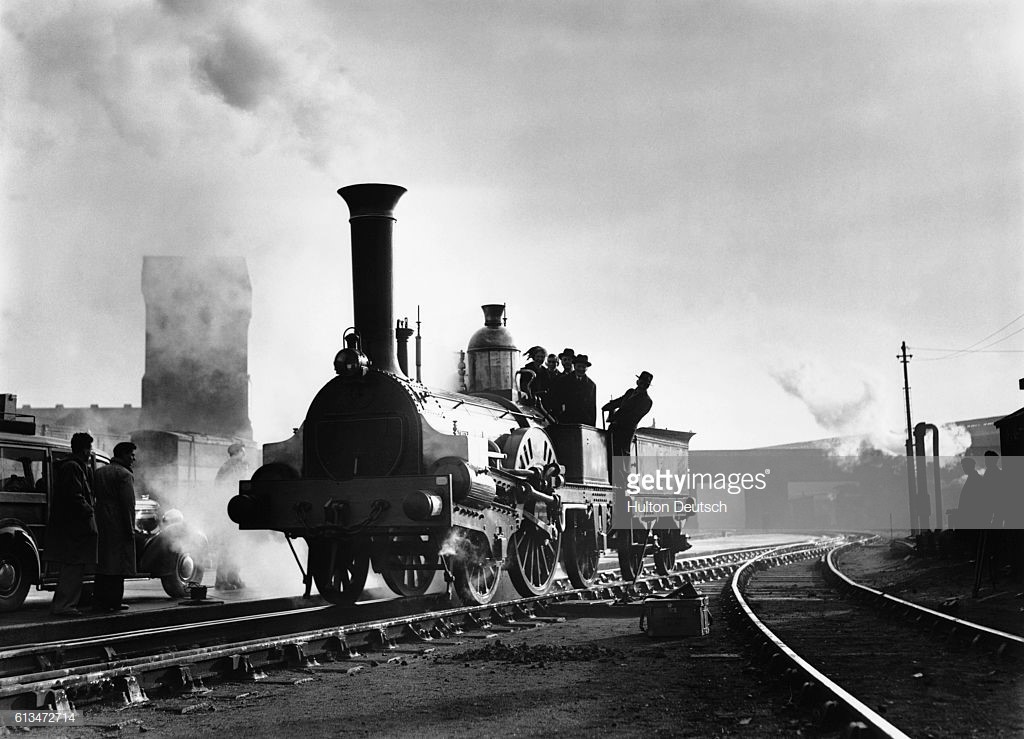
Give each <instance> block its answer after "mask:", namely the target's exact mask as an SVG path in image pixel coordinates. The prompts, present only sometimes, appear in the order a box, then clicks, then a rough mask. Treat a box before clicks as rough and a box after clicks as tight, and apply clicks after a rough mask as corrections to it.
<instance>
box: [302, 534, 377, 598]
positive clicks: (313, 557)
mask: <svg viewBox="0 0 1024 739" xmlns="http://www.w3.org/2000/svg"><path fill="white" fill-rule="evenodd" d="M309 570H310V573H311V574H312V575H313V582H315V583H316V589H317V590H319V591H320V595H322V596H323V597H324V599H326V600H328V601H330V602H331V603H336V604H343V605H350V604H352V603H355V602H356V598H358V597H359V595H360V593H362V592H363V586H364V585H366V575H367V573H368V572H369V570H370V555H369V553H367V552H366V550H365V548H360V547H359V546H358V544H357V543H356V542H353V541H335V540H333V539H310V540H309Z"/></svg>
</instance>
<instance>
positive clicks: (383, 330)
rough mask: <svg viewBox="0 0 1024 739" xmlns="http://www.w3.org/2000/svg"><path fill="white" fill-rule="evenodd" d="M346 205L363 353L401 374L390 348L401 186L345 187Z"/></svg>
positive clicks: (392, 343) (379, 366)
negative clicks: (394, 233)
mask: <svg viewBox="0 0 1024 739" xmlns="http://www.w3.org/2000/svg"><path fill="white" fill-rule="evenodd" d="M338 194H339V195H340V196H341V197H342V198H343V199H344V200H345V202H346V203H347V204H348V208H349V212H350V214H351V215H350V217H349V219H348V220H349V223H350V224H351V227H352V303H353V307H354V309H355V321H354V322H355V327H356V330H357V331H358V332H359V334H360V336H361V337H362V340H363V352H364V353H365V354H366V356H368V357H369V358H370V362H371V363H372V364H373V366H374V367H376V368H377V369H379V370H383V371H385V372H391V373H394V374H396V375H403V376H404V375H405V373H404V372H403V371H402V368H401V367H399V365H398V356H397V354H396V346H395V334H394V331H395V328H394V326H395V319H394V280H393V277H394V269H393V253H392V246H391V235H392V231H393V228H394V224H395V217H394V215H392V214H393V212H394V209H395V205H397V204H398V199H399V198H401V197H402V195H404V194H405V188H404V187H399V186H398V185H379V184H366V185H349V186H348V187H343V188H341V189H340V190H338Z"/></svg>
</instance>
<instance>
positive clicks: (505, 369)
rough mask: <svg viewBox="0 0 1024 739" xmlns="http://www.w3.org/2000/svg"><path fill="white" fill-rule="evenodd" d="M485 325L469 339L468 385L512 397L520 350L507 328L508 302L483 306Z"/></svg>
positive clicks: (478, 389)
mask: <svg viewBox="0 0 1024 739" xmlns="http://www.w3.org/2000/svg"><path fill="white" fill-rule="evenodd" d="M481 307H482V308H483V311H484V326H483V328H481V329H477V331H476V333H474V334H473V336H472V337H471V338H470V339H469V346H468V347H467V349H466V386H467V388H468V389H469V392H471V393H492V394H494V395H500V396H501V397H503V398H509V399H511V398H512V388H513V387H514V380H515V371H516V361H517V360H518V358H519V350H518V349H517V348H516V342H515V339H513V338H512V334H510V333H509V331H508V329H507V328H505V326H504V325H503V322H502V316H503V315H504V313H505V306H504V305H501V304H491V305H484V306H481Z"/></svg>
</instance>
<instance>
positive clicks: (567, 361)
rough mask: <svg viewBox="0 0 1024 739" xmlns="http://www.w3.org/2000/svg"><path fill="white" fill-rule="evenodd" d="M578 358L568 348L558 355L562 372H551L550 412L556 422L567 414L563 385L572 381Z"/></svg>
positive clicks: (549, 390) (548, 404) (549, 389)
mask: <svg viewBox="0 0 1024 739" xmlns="http://www.w3.org/2000/svg"><path fill="white" fill-rule="evenodd" d="M575 356H576V352H574V351H573V350H572V349H570V348H569V347H566V348H565V350H564V351H562V353H561V354H559V355H558V357H557V359H558V361H560V362H561V363H562V371H561V372H559V371H557V370H551V371H550V373H549V377H550V380H551V385H550V387H549V388H548V403H547V406H548V411H550V413H551V415H553V416H554V417H555V419H556V420H558V421H561V420H562V414H563V413H565V408H564V405H565V400H564V398H563V397H562V385H563V384H564V383H565V382H566V380H571V379H572V376H573V371H572V360H573V358H574V357H575Z"/></svg>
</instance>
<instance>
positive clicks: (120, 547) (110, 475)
mask: <svg viewBox="0 0 1024 739" xmlns="http://www.w3.org/2000/svg"><path fill="white" fill-rule="evenodd" d="M135 449H136V446H135V445H134V444H132V443H131V442H130V441H122V442H121V443H120V444H118V445H116V446H115V447H114V458H113V460H111V462H110V464H108V465H106V466H104V467H101V468H100V469H98V470H96V474H95V479H94V484H93V489H94V493H95V501H96V528H97V529H98V530H99V558H98V562H97V566H96V589H95V592H94V595H93V600H94V604H93V608H94V609H95V610H97V611H100V612H107V613H114V612H117V611H123V610H127V609H128V606H126V605H124V604H123V603H122V601H123V600H124V579H125V577H132V576H134V575H135V574H136V570H135V561H136V560H135V475H134V474H133V473H132V468H133V466H134V465H135Z"/></svg>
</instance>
